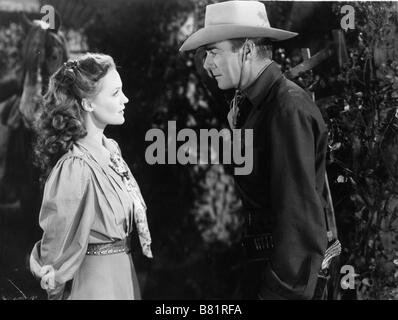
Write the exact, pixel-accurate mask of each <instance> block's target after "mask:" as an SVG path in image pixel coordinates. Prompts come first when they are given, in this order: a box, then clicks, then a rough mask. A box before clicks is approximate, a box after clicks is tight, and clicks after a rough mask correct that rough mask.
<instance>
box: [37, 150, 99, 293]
mask: <svg viewBox="0 0 398 320" xmlns="http://www.w3.org/2000/svg"><path fill="white" fill-rule="evenodd" d="M91 177H92V172H91V169H90V167H89V166H88V164H87V163H86V162H85V160H84V159H83V158H80V157H77V156H71V157H68V158H66V159H64V160H63V161H59V162H58V163H57V165H56V166H55V167H54V169H53V171H52V172H51V174H50V176H49V178H48V180H47V182H46V185H45V188H44V194H43V202H42V206H41V210H40V218H39V221H40V227H41V228H42V229H43V237H42V239H41V241H39V242H37V243H36V245H35V246H34V248H33V251H32V254H31V259H30V268H31V271H32V273H33V274H34V275H36V276H37V277H38V278H40V277H41V275H40V267H43V266H48V265H49V266H52V268H53V270H54V283H55V288H54V289H50V290H49V289H47V293H48V296H49V299H60V298H62V294H63V289H64V286H65V283H66V282H67V281H68V280H71V279H72V278H73V276H74V273H75V272H76V270H77V269H78V268H79V266H80V264H81V263H82V261H83V259H84V256H85V253H86V251H87V246H88V241H89V234H90V229H91V226H92V224H93V221H94V216H95V202H94V201H95V190H94V188H93V180H92V178H91Z"/></svg>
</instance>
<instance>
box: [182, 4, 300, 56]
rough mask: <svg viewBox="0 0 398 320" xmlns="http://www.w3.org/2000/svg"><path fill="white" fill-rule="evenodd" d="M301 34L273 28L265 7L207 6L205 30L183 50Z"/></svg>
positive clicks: (187, 41) (258, 5)
mask: <svg viewBox="0 0 398 320" xmlns="http://www.w3.org/2000/svg"><path fill="white" fill-rule="evenodd" d="M297 35H298V33H296V32H290V31H286V30H282V29H277V28H272V27H271V26H270V23H269V21H268V16H267V12H266V10H265V6H264V4H263V3H261V2H259V1H226V2H220V3H216V4H210V5H208V6H206V14H205V26H204V28H202V29H199V30H198V31H196V32H195V33H193V34H192V35H191V36H190V37H189V38H188V39H187V40H185V42H184V43H183V45H182V46H181V48H180V51H187V50H193V49H196V48H199V47H201V46H204V45H206V44H210V43H214V42H218V41H223V40H228V39H236V38H269V39H270V40H273V41H281V40H286V39H289V38H292V37H295V36H297Z"/></svg>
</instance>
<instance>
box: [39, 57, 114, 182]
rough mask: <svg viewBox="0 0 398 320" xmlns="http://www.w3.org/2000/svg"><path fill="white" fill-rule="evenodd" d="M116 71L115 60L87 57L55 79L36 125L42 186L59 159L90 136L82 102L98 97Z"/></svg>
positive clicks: (69, 64) (67, 66)
mask: <svg viewBox="0 0 398 320" xmlns="http://www.w3.org/2000/svg"><path fill="white" fill-rule="evenodd" d="M112 68H116V67H115V63H114V61H113V59H112V57H110V56H108V55H104V54H98V53H86V54H84V55H83V56H81V57H79V58H78V59H77V60H69V61H68V62H65V63H64V64H63V65H62V66H61V68H59V69H58V70H57V71H56V72H55V73H54V74H53V75H52V76H51V78H50V83H49V87H48V91H47V93H46V94H45V95H44V97H43V107H42V110H41V112H40V116H39V117H38V119H37V120H36V123H35V129H36V134H37V140H36V144H35V148H34V152H35V164H36V165H37V166H39V167H40V168H41V170H42V176H41V182H44V181H45V179H46V178H47V177H48V175H49V173H50V172H51V169H52V168H53V167H54V165H55V164H56V163H57V161H58V160H59V158H60V157H61V156H62V155H63V154H65V153H66V152H68V151H69V150H70V149H71V148H72V146H73V144H74V143H75V142H76V141H77V140H79V139H81V138H83V137H84V136H86V135H87V131H86V128H85V126H84V120H83V109H82V107H81V100H82V99H83V98H92V97H94V96H95V95H96V94H97V93H98V90H99V81H100V80H101V79H102V78H103V77H104V76H105V75H106V74H107V73H108V71H109V70H111V69H112Z"/></svg>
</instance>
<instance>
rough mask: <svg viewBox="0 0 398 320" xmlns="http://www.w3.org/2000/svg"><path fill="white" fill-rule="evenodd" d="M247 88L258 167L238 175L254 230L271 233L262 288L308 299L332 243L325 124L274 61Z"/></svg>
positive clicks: (244, 110) (248, 125)
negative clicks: (327, 214)
mask: <svg viewBox="0 0 398 320" xmlns="http://www.w3.org/2000/svg"><path fill="white" fill-rule="evenodd" d="M243 94H244V95H245V96H246V98H245V99H244V101H243V102H242V104H241V105H240V109H241V119H240V123H241V128H242V129H253V146H254V150H253V170H252V172H251V173H250V174H248V175H237V176H235V181H236V186H237V189H238V192H239V193H240V195H241V198H242V203H243V207H244V209H245V212H246V213H249V212H250V213H253V217H256V223H255V225H258V226H261V227H260V228H258V229H259V230H256V232H260V231H261V229H263V230H264V231H266V232H269V231H270V232H272V234H273V239H274V245H275V247H274V249H273V251H272V255H271V259H270V263H269V264H268V265H267V267H266V268H265V270H264V274H263V279H264V280H263V283H262V290H261V293H260V294H261V296H262V297H263V298H265V299H272V298H285V299H311V298H312V296H313V293H314V289H315V285H316V281H317V274H318V271H319V270H320V268H321V263H322V259H323V254H324V251H325V250H326V247H327V237H326V223H325V215H324V208H325V206H326V200H325V199H324V197H323V196H322V195H323V191H324V188H325V162H326V147H327V129H326V125H325V122H324V121H323V119H322V116H321V113H320V111H319V109H318V107H317V106H316V104H315V103H314V102H313V101H312V99H311V98H310V96H309V95H308V94H307V93H306V92H305V91H304V90H303V89H302V88H300V87H299V86H297V85H296V84H295V83H293V82H292V81H290V80H288V79H286V78H285V77H284V76H283V75H282V73H281V71H280V69H279V66H278V65H277V64H276V63H275V62H273V63H271V65H269V66H268V67H267V68H266V69H265V71H263V73H262V74H261V75H260V76H259V78H258V79H257V80H256V81H255V82H254V83H253V84H252V85H251V86H250V87H248V88H247V89H246V90H244V91H243ZM238 125H239V122H238ZM252 224H253V223H252ZM252 231H253V230H252Z"/></svg>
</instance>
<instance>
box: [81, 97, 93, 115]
mask: <svg viewBox="0 0 398 320" xmlns="http://www.w3.org/2000/svg"><path fill="white" fill-rule="evenodd" d="M81 105H82V108H83V110H84V111H87V112H93V110H94V108H93V107H92V105H91V103H90V101H88V100H87V99H86V98H83V99H82V102H81Z"/></svg>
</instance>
